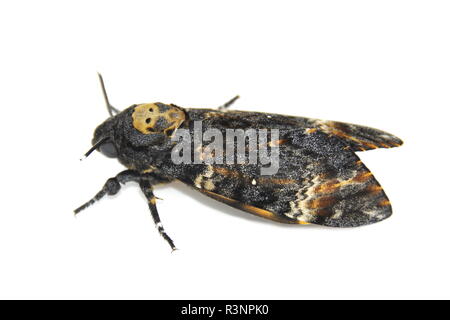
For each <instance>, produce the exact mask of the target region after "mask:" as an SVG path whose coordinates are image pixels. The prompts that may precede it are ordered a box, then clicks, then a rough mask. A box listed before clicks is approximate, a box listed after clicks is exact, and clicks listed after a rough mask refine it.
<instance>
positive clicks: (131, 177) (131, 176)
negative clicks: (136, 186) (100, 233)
mask: <svg viewBox="0 0 450 320" xmlns="http://www.w3.org/2000/svg"><path fill="white" fill-rule="evenodd" d="M140 178H141V175H140V174H139V172H137V171H133V170H125V171H122V172H120V173H119V174H118V175H117V176H115V177H114V178H109V179H108V180H106V183H105V185H104V186H103V188H102V189H101V190H100V191H99V192H98V193H97V194H96V195H95V196H94V198H92V199H91V200H89V201H88V202H86V203H85V204H83V205H82V206H81V207H79V208H78V209H75V210H74V212H75V214H77V213H79V212H80V211H82V210H84V209H86V208H87V207H89V206H91V205H92V204H94V203H95V202H96V201H98V200H100V199H101V198H103V197H104V196H105V195H110V196H112V195H115V194H117V192H119V190H120V184H125V183H127V182H130V181H135V182H139V181H140Z"/></svg>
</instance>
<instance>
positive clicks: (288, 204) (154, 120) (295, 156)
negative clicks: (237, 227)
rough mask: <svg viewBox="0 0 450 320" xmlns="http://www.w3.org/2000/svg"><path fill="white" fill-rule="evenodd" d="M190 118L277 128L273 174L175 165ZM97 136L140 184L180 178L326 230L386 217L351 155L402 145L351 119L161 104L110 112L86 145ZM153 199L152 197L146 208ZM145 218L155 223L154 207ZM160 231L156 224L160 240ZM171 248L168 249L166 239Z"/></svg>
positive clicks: (378, 193) (383, 200) (246, 206)
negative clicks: (179, 136)
mask: <svg viewBox="0 0 450 320" xmlns="http://www.w3.org/2000/svg"><path fill="white" fill-rule="evenodd" d="M149 110H150V111H149ZM136 114H138V116H136ZM146 117H148V118H146ZM194 121H201V122H202V128H203V131H205V130H208V129H211V128H215V129H218V130H220V131H221V132H222V133H224V135H225V131H226V130H227V129H243V130H247V129H269V130H270V129H278V130H279V141H278V146H279V150H280V154H279V161H280V163H279V169H278V172H277V173H276V174H274V175H271V176H263V175H261V174H260V169H261V166H262V165H261V164H260V163H257V164H245V165H242V164H233V165H231V164H230V165H227V164H206V163H201V164H179V165H176V164H174V163H173V162H172V160H171V152H172V149H173V148H174V145H175V142H172V141H171V135H172V134H173V132H174V130H177V129H181V128H183V129H188V130H189V131H190V132H191V137H192V139H193V137H194V132H193V131H194ZM146 126H148V127H146ZM102 139H103V140H104V139H106V140H107V141H108V144H109V145H110V146H113V148H114V149H115V150H114V151H115V153H113V154H115V155H116V157H117V159H118V160H119V161H120V162H121V163H122V164H123V165H124V166H125V167H126V168H127V169H128V171H131V172H133V173H134V175H135V176H137V177H139V176H140V177H141V179H142V180H143V181H145V184H146V185H155V184H158V183H160V182H161V183H166V182H170V181H173V180H179V181H181V182H183V183H185V184H186V185H188V186H190V187H192V188H195V189H197V190H198V191H200V192H202V193H204V194H205V195H207V196H209V197H212V198H214V199H216V200H218V201H221V202H224V203H226V204H228V205H231V206H233V207H236V208H238V209H241V210H244V211H247V212H250V213H252V214H256V215H258V216H261V217H264V218H268V219H271V220H274V221H278V222H283V223H298V224H319V225H325V226H330V227H357V226H362V225H367V224H371V223H374V222H378V221H381V220H384V219H386V218H388V217H389V216H390V215H391V214H392V208H391V205H390V202H389V200H388V198H387V196H386V194H385V193H384V191H383V189H382V188H381V186H380V184H379V183H378V182H377V180H376V179H375V178H374V177H373V175H372V173H371V172H370V171H369V170H368V169H367V167H366V166H365V165H364V164H363V163H362V162H361V160H360V159H359V158H358V156H357V155H356V154H355V152H356V151H365V150H371V149H376V148H391V147H397V146H400V145H401V144H402V141H401V140H400V139H399V138H397V137H395V136H393V135H391V134H389V133H386V132H383V131H381V130H377V129H373V128H369V127H364V126H359V125H354V124H347V123H342V122H333V121H322V120H317V119H310V118H303V117H294V116H284V115H278V114H268V113H260V112H245V111H225V112H223V111H219V110H216V109H185V108H181V107H178V106H175V105H167V104H163V103H153V104H139V105H132V106H131V107H129V108H127V109H125V110H124V111H122V112H120V113H118V114H116V115H114V116H112V117H111V118H109V119H107V120H106V121H105V122H104V123H103V124H101V125H100V126H98V127H97V129H96V130H95V133H94V138H93V141H92V143H93V144H95V143H97V142H99V141H101V140H102ZM204 144H205V145H207V143H204ZM99 151H102V149H101V147H100V148H99ZM137 179H138V180H139V178H137ZM149 181H150V182H151V183H149ZM142 184H143V183H141V186H142ZM114 192H117V191H114ZM103 194H108V192H107V191H104V192H103ZM94 200H95V199H93V200H92V201H94ZM149 201H150V200H149ZM155 202H156V201H155V200H154V199H153V200H151V207H152V206H154V203H155ZM80 209H81V208H80ZM152 215H153V217H154V219H155V222H158V223H159V224H160V222H159V217H158V216H157V212H156V206H154V208H152ZM155 217H156V218H155ZM161 228H162V225H160V226H158V229H159V230H160V232H161V234H163V235H164V237H166V234H165V232H164V230H163V229H162V230H161ZM169 239H170V238H169ZM166 240H167V239H166ZM169 243H171V240H170V241H169ZM171 246H172V248H174V245H173V242H172V243H171Z"/></svg>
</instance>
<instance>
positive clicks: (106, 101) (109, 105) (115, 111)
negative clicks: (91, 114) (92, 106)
mask: <svg viewBox="0 0 450 320" xmlns="http://www.w3.org/2000/svg"><path fill="white" fill-rule="evenodd" d="M97 74H98V78H99V80H100V86H101V87H102V92H103V98H105V103H106V109H107V110H108V113H109V115H110V116H111V117H112V116H114V113H116V114H117V113H119V112H120V111H119V110H117V109H116V108H114V107H113V106H112V105H111V104H110V103H109V99H108V94H107V93H106V89H105V82H104V81H103V77H102V75H101V74H100V73H99V72H97Z"/></svg>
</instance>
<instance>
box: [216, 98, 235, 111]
mask: <svg viewBox="0 0 450 320" xmlns="http://www.w3.org/2000/svg"><path fill="white" fill-rule="evenodd" d="M237 99H239V96H236V97H234V98H233V99H231V100H230V101H228V102H227V103H225V104H223V105H221V106H220V107H218V109H219V111H224V110H226V109H228V108H229V107H230V106H231V105H232V104H233V103H234V102H235V101H236V100H237Z"/></svg>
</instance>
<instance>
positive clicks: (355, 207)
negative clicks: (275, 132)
mask: <svg viewBox="0 0 450 320" xmlns="http://www.w3.org/2000/svg"><path fill="white" fill-rule="evenodd" d="M278 145H279V147H280V156H279V161H280V162H279V169H278V172H277V173H276V174H274V175H272V176H262V175H260V168H261V166H260V165H218V164H209V165H207V164H202V165H190V166H185V167H184V168H183V169H182V170H177V172H176V173H172V175H173V176H174V177H175V178H177V179H179V180H180V181H182V182H184V183H186V184H188V185H190V186H193V187H195V188H196V189H198V190H199V191H201V192H202V193H204V194H206V195H207V196H209V197H212V198H214V199H216V200H218V201H221V202H224V203H226V204H228V205H231V206H233V207H236V208H238V209H241V210H244V211H247V212H250V213H253V214H256V215H259V216H261V217H264V218H267V219H271V220H274V221H278V222H284V223H300V224H308V223H312V224H319V225H325V226H332V227H356V226H361V225H366V224H371V223H374V222H378V221H381V220H384V219H386V218H388V217H389V216H390V215H391V213H392V209H391V205H390V202H389V200H388V198H387V197H386V194H385V193H384V191H383V189H382V188H381V186H380V185H379V183H378V182H377V181H376V180H375V178H374V177H373V175H372V173H371V172H370V171H369V170H368V169H367V168H366V166H365V165H364V164H363V163H362V162H361V160H360V159H359V158H358V157H357V156H356V154H355V153H354V152H353V151H352V150H349V148H348V146H347V145H346V144H345V143H343V141H342V140H341V139H339V138H338V137H335V136H330V135H328V134H326V133H324V132H322V131H320V130H310V131H309V132H305V131H300V130H296V131H292V130H289V131H282V132H280V140H279V141H278Z"/></svg>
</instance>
